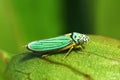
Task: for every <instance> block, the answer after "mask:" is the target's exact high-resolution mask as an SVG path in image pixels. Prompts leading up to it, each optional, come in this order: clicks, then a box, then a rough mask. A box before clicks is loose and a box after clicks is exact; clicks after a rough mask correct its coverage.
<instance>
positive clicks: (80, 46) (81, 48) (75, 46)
mask: <svg viewBox="0 0 120 80" xmlns="http://www.w3.org/2000/svg"><path fill="white" fill-rule="evenodd" d="M75 48H76V49H78V48H80V49H82V50H83V47H82V46H80V45H79V46H75Z"/></svg>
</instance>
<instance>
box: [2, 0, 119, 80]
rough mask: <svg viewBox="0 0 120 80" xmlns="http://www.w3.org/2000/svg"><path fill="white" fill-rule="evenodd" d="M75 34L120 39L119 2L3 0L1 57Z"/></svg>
mask: <svg viewBox="0 0 120 80" xmlns="http://www.w3.org/2000/svg"><path fill="white" fill-rule="evenodd" d="M73 31H77V32H80V33H85V34H97V35H102V36H108V37H112V38H116V39H120V0H0V50H1V52H0V54H1V55H2V52H3V51H5V52H7V53H10V54H9V55H11V54H17V53H19V52H22V48H24V47H23V46H24V45H26V44H27V43H29V42H31V41H33V40H39V39H44V38H50V37H55V36H58V35H61V34H65V33H69V32H73ZM0 62H1V61H0ZM1 64H2V63H1ZM2 69H3V68H2V67H1V66H0V70H2ZM0 74H1V73H0ZM0 80H2V79H0Z"/></svg>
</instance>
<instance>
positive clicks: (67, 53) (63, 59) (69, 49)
mask: <svg viewBox="0 0 120 80" xmlns="http://www.w3.org/2000/svg"><path fill="white" fill-rule="evenodd" d="M72 49H73V46H72V47H71V48H70V49H69V50H68V52H67V53H66V54H65V56H64V57H63V58H62V60H64V59H65V58H66V57H67V56H68V55H69V53H70V52H71V51H72Z"/></svg>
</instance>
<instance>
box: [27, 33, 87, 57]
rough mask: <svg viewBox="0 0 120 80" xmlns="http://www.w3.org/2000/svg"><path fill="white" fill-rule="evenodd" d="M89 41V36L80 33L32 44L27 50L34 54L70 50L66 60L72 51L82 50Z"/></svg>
mask: <svg viewBox="0 0 120 80" xmlns="http://www.w3.org/2000/svg"><path fill="white" fill-rule="evenodd" d="M88 41H89V37H88V36H86V35H84V34H81V33H78V32H72V33H69V34H65V35H62V36H58V37H55V38H50V39H44V40H38V41H33V42H30V43H29V44H28V45H27V49H28V50H31V51H33V52H51V51H64V50H67V49H69V50H68V52H67V53H66V55H65V56H64V57H63V59H64V58H65V57H66V56H67V55H68V54H69V53H70V52H71V50H72V49H77V48H81V49H82V45H83V44H84V43H87V42H88Z"/></svg>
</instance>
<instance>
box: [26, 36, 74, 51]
mask: <svg viewBox="0 0 120 80" xmlns="http://www.w3.org/2000/svg"><path fill="white" fill-rule="evenodd" d="M71 43H72V39H71V38H70V37H69V36H59V37H55V38H50V39H45V40H39V41H33V42H31V43H29V44H28V49H29V50H32V51H51V50H56V49H60V48H64V47H66V46H68V45H70V44H71Z"/></svg>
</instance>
